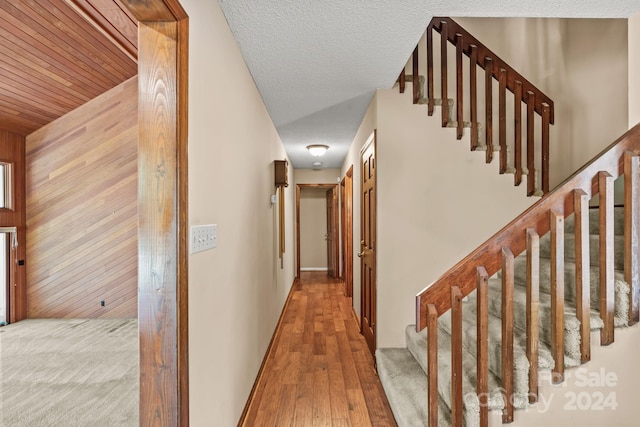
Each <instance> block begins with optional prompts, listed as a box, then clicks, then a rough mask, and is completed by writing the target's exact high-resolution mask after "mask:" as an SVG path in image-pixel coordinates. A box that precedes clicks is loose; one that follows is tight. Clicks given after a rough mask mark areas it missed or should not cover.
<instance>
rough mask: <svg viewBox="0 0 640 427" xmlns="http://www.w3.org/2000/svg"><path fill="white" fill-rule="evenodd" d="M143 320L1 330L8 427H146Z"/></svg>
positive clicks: (4, 425) (27, 323)
mask: <svg viewBox="0 0 640 427" xmlns="http://www.w3.org/2000/svg"><path fill="white" fill-rule="evenodd" d="M138 372H139V369H138V323H137V320H136V319H91V320H87V319H80V320H62V319H33V320H24V321H21V322H17V323H15V324H12V325H8V326H3V327H0V427H23V426H25V427H26V426H29V427H54V426H64V427H71V426H82V427H89V426H94V427H111V426H119V427H120V426H123V427H125V426H137V425H138V391H139V385H138V377H139V374H138Z"/></svg>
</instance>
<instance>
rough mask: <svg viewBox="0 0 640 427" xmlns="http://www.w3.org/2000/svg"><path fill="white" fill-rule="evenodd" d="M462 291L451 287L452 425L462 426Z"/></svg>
mask: <svg viewBox="0 0 640 427" xmlns="http://www.w3.org/2000/svg"><path fill="white" fill-rule="evenodd" d="M462 407H463V396H462V293H461V292H460V289H459V288H458V287H457V286H453V287H452V288H451V425H452V426H455V427H462V411H463V408H462Z"/></svg>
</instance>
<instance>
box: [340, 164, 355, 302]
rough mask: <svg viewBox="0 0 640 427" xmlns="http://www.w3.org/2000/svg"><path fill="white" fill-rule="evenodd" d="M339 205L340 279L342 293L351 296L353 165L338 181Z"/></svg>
mask: <svg viewBox="0 0 640 427" xmlns="http://www.w3.org/2000/svg"><path fill="white" fill-rule="evenodd" d="M340 191H341V193H340V195H341V196H340V201H341V203H340V207H341V218H342V222H341V224H342V225H341V227H340V232H341V236H342V280H343V281H344V294H345V296H346V297H348V298H351V297H353V166H351V167H350V168H349V170H348V171H347V174H346V175H345V177H344V178H343V180H342V182H341V183H340Z"/></svg>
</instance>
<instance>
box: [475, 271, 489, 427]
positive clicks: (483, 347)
mask: <svg viewBox="0 0 640 427" xmlns="http://www.w3.org/2000/svg"><path fill="white" fill-rule="evenodd" d="M476 284H477V288H478V291H477V292H478V295H477V300H476V301H477V310H476V313H477V316H478V317H477V322H476V325H477V328H478V330H477V334H476V346H477V347H476V353H477V363H478V364H477V371H478V372H477V376H478V382H477V387H476V393H477V394H478V399H479V400H480V427H487V426H488V425H489V403H488V398H489V379H488V377H489V275H488V274H487V270H486V269H485V268H484V267H478V268H477V272H476Z"/></svg>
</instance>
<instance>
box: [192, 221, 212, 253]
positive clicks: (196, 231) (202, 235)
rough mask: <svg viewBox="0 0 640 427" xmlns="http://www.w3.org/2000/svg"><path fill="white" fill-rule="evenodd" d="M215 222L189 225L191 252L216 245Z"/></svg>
mask: <svg viewBox="0 0 640 427" xmlns="http://www.w3.org/2000/svg"><path fill="white" fill-rule="evenodd" d="M217 228H218V226H217V225H216V224H209V225H194V226H193V227H191V253H192V254H195V253H198V252H202V251H206V250H209V249H213V248H215V247H216V245H217V237H216V235H217Z"/></svg>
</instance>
